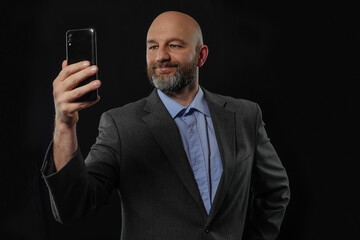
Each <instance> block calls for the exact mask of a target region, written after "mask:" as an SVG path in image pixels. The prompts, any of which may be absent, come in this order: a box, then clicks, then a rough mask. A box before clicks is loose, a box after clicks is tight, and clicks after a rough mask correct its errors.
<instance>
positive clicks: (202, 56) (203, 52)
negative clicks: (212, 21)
mask: <svg viewBox="0 0 360 240" xmlns="http://www.w3.org/2000/svg"><path fill="white" fill-rule="evenodd" d="M208 55H209V48H208V47H207V46H206V45H201V46H200V50H199V59H198V63H197V66H198V67H202V65H204V63H205V61H206V59H207V56H208Z"/></svg>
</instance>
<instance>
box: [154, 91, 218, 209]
mask: <svg viewBox="0 0 360 240" xmlns="http://www.w3.org/2000/svg"><path fill="white" fill-rule="evenodd" d="M157 92H158V95H159V97H160V99H161V101H162V102H163V103H164V105H165V107H166V108H167V110H168V111H169V113H170V115H171V116H172V118H173V119H174V121H175V123H176V125H177V127H178V128H179V132H180V135H181V139H182V142H183V145H184V149H185V152H186V155H187V157H188V159H189V162H190V166H191V168H192V171H193V173H194V177H195V180H196V182H197V185H198V188H199V192H200V195H201V197H202V200H203V203H204V206H205V209H206V211H207V213H208V214H209V212H210V209H211V205H212V203H213V200H214V197H215V193H216V190H217V188H218V185H219V182H220V178H221V174H222V171H223V166H222V163H221V158H220V152H219V147H218V144H217V141H216V137H215V132H214V126H213V123H212V121H211V116H210V112H209V108H208V105H207V103H206V99H205V97H204V93H203V91H202V89H201V88H199V91H198V92H197V94H196V96H195V98H194V100H193V101H192V102H191V104H190V105H188V106H187V107H184V106H182V105H181V104H179V103H177V102H176V101H175V100H173V99H171V98H170V97H168V96H167V95H166V94H164V93H163V92H161V91H160V90H157Z"/></svg>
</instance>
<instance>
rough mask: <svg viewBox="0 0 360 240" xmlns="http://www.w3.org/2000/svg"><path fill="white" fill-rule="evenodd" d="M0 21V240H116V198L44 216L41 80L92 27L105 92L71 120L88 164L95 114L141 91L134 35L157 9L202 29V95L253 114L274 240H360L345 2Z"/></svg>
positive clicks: (141, 62)
mask: <svg viewBox="0 0 360 240" xmlns="http://www.w3.org/2000/svg"><path fill="white" fill-rule="evenodd" d="M353 2H356V1H353ZM4 4H5V5H4ZM1 10H2V11H1V12H2V13H1V15H0V20H1V26H0V27H1V29H0V34H1V39H0V41H1V45H0V47H1V49H0V53H1V83H0V84H1V94H0V96H1V98H0V99H1V111H0V112H1V134H0V136H1V167H0V169H1V174H0V183H1V189H0V191H1V192H0V194H1V198H0V201H1V202H0V204H1V205H0V206H1V209H0V210H1V212H0V234H1V236H0V238H1V239H40V240H41V239H54V240H55V239H56V240H57V239H119V236H120V223H121V219H120V208H119V203H118V197H117V196H116V194H114V195H113V197H112V198H111V201H110V202H109V205H107V206H106V207H104V208H103V209H102V210H101V211H100V212H98V213H97V214H96V215H95V216H92V217H90V218H89V219H86V220H84V221H80V222H76V223H74V224H73V225H61V224H59V223H57V222H55V220H54V219H53V216H52V214H51V209H50V206H49V197H48V193H47V190H46V187H45V184H44V182H43V180H42V179H41V175H40V172H39V169H40V167H41V164H42V159H43V156H44V154H45V151H46V148H47V145H48V143H49V141H50V140H51V137H52V130H53V115H54V110H53V99H52V81H53V79H54V78H55V77H56V75H57V74H58V72H59V71H60V69H61V62H62V60H63V59H64V58H65V31H66V30H68V29H70V28H83V27H95V28H96V29H97V32H98V59H99V60H98V61H99V64H98V65H99V68H100V72H99V78H100V79H101V80H102V81H103V85H102V87H101V89H100V95H101V101H100V102H99V103H98V104H97V105H96V106H94V107H92V108H90V109H86V110H84V111H82V112H81V113H80V122H79V125H78V133H79V139H80V147H81V149H82V151H83V152H84V154H86V153H87V152H88V151H89V148H90V146H91V144H92V143H93V142H94V140H95V137H96V135H97V125H98V121H99V117H100V115H101V113H102V112H103V111H105V110H108V109H110V108H113V107H117V106H121V105H124V104H126V103H128V102H131V101H134V100H136V99H139V98H141V97H144V96H147V95H148V94H149V93H150V92H151V90H152V88H151V87H150V85H149V84H148V80H147V78H146V72H145V65H146V62H145V37H146V31H147V29H148V27H149V25H150V23H151V21H152V20H153V18H154V17H156V16H157V15H158V14H159V13H161V12H162V11H164V10H179V11H183V12H186V13H188V14H190V15H192V16H193V17H194V18H195V19H197V20H198V22H199V23H200V25H201V26H202V29H203V34H204V40H205V43H206V44H207V45H208V46H209V48H210V54H209V57H208V60H207V62H206V64H205V66H204V67H203V68H201V70H200V83H201V85H202V86H204V87H205V88H207V89H208V90H210V91H213V92H217V93H221V94H225V95H232V96H234V97H238V98H246V99H249V100H252V101H256V102H258V103H259V104H260V106H261V108H262V110H263V117H264V120H265V122H266V124H267V125H266V126H267V131H268V135H269V136H270V137H271V139H272V143H273V145H274V146H275V148H276V149H277V151H278V153H279V155H280V157H281V159H282V162H283V164H284V165H285V167H286V169H287V171H288V175H289V178H290V185H291V192H292V199H291V203H290V205H289V207H288V211H287V214H286V217H285V219H284V223H283V227H282V230H281V233H280V237H279V239H294V240H298V239H299V240H300V239H301V240H303V239H352V238H353V237H354V236H357V235H359V222H360V221H359V218H360V217H359V216H360V215H359V203H358V202H359V200H360V198H359V190H358V187H357V183H358V182H359V177H358V170H357V168H356V167H357V162H358V161H359V157H358V156H357V155H356V154H355V152H357V151H356V150H357V145H358V142H359V141H358V140H357V134H356V132H357V128H358V121H357V120H356V119H357V118H355V114H356V112H355V111H356V110H358V109H359V108H358V107H359V106H358V104H357V102H358V99H357V92H358V91H357V88H356V87H355V82H356V81H357V80H359V75H360V71H359V37H360V33H359V27H358V25H359V22H360V21H359V14H360V13H359V8H358V7H357V6H356V5H355V4H354V3H352V2H346V1H341V2H340V1H339V2H338V3H335V2H324V3H319V2H316V1H309V2H305V1H280V2H279V1H265V0H264V1H258V0H254V1H224V0H223V1H193V0H192V1H184V0H183V1H176V2H173V1H140V0H132V1H106V0H102V1H65V0H64V1H45V0H44V1H12V2H10V1H8V2H6V3H2V7H1ZM154 221H156V219H154ZM2 236H4V237H6V238H2Z"/></svg>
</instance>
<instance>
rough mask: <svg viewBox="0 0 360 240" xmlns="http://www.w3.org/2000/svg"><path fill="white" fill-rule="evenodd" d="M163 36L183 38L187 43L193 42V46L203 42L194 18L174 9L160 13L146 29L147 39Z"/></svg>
mask: <svg viewBox="0 0 360 240" xmlns="http://www.w3.org/2000/svg"><path fill="white" fill-rule="evenodd" d="M165 37H169V38H180V39H183V40H184V41H187V42H188V44H194V47H195V48H197V47H198V46H200V45H202V44H203V37H202V33H201V29H200V26H199V24H198V23H197V22H196V21H195V19H193V18H192V17H191V16H189V15H187V14H184V13H181V12H176V11H168V12H164V13H161V14H160V15H159V16H157V17H156V18H155V19H154V21H153V22H152V24H151V26H150V28H149V30H148V34H147V41H148V42H149V41H151V40H154V39H157V38H165ZM161 40H164V39H161Z"/></svg>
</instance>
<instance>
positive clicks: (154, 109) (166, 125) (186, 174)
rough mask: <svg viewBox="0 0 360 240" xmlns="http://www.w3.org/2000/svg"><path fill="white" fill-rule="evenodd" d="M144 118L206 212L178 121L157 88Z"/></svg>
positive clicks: (178, 173) (185, 183) (180, 176)
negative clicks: (160, 96)
mask: <svg viewBox="0 0 360 240" xmlns="http://www.w3.org/2000/svg"><path fill="white" fill-rule="evenodd" d="M145 111H147V112H149V114H148V115H147V116H145V117H144V118H143V120H144V121H145V124H146V125H147V126H148V128H149V130H150V132H151V133H152V135H153V136H154V137H155V139H156V141H157V142H158V144H159V145H160V147H161V148H162V150H163V151H164V153H165V155H166V157H167V159H168V160H169V161H170V163H171V165H172V167H173V168H174V170H175V172H176V173H177V175H178V176H179V178H180V179H181V181H182V182H183V183H184V185H185V187H186V189H187V190H188V191H189V193H190V195H191V196H192V197H193V198H194V199H195V201H196V202H197V203H198V204H199V205H200V207H201V208H202V209H203V211H204V212H205V207H204V205H203V203H202V199H201V196H200V193H199V190H198V186H197V183H196V180H195V178H194V174H193V172H192V170H191V167H190V164H189V161H188V159H187V156H186V153H185V150H184V146H183V143H182V141H181V136H180V133H179V130H178V128H177V126H176V123H175V122H174V120H173V119H172V117H171V116H170V114H169V112H168V111H167V109H166V108H165V106H164V105H163V103H162V102H161V100H160V98H159V97H158V95H157V92H156V90H154V91H153V92H152V94H151V95H150V96H149V97H148V101H147V103H146V106H145Z"/></svg>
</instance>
